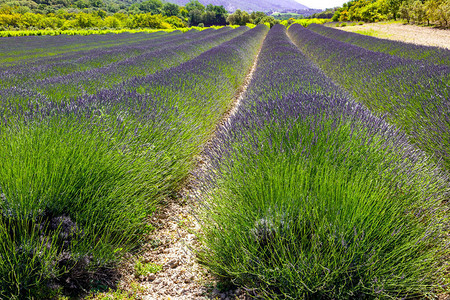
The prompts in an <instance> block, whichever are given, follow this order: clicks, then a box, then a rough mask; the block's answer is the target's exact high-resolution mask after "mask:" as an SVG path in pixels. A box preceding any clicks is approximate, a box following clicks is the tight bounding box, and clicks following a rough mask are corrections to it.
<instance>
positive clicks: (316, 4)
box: [296, 0, 349, 9]
mask: <svg viewBox="0 0 450 300" xmlns="http://www.w3.org/2000/svg"><path fill="white" fill-rule="evenodd" d="M296 1H297V2H300V3H301V4H303V5H306V6H308V7H309V8H321V9H324V8H331V7H335V6H342V4H344V3H345V2H348V1H349V0H296Z"/></svg>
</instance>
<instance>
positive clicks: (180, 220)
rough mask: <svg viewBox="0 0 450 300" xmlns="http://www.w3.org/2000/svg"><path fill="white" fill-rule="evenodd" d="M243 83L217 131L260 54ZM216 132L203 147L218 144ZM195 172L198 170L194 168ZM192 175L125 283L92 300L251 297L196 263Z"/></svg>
mask: <svg viewBox="0 0 450 300" xmlns="http://www.w3.org/2000/svg"><path fill="white" fill-rule="evenodd" d="M260 51H261V49H259V51H258V55H257V56H256V58H255V60H254V64H253V66H252V68H251V70H250V72H249V73H248V75H247V77H246V78H245V81H244V83H243V85H242V86H241V88H240V89H239V91H238V92H237V93H236V95H235V97H234V101H233V103H232V105H231V106H230V108H229V110H228V111H227V112H226V113H225V114H224V116H223V118H222V120H221V121H220V122H219V124H218V125H217V127H216V131H217V130H218V129H219V128H220V127H221V126H223V125H224V124H226V123H227V122H228V121H229V119H230V117H231V116H232V115H233V114H235V113H236V111H237V109H238V107H239V105H240V103H241V100H242V98H243V96H244V94H245V91H246V90H247V87H248V85H249V84H250V81H251V79H252V77H253V73H254V71H255V68H256V65H257V61H258V57H259V52H260ZM214 138H215V133H213V134H212V136H211V138H210V140H209V142H208V143H207V144H206V146H205V148H208V147H210V145H211V143H214ZM208 165H209V164H208V162H207V161H206V159H205V157H204V156H203V155H202V154H200V155H199V157H198V158H197V167H196V170H199V169H203V170H206V169H207V168H208ZM193 173H195V170H194V172H193ZM196 180H197V179H195V177H194V176H190V177H189V178H188V179H187V181H186V183H185V185H184V187H183V188H182V189H181V190H180V191H179V193H178V194H177V197H175V198H168V199H166V201H165V203H163V205H162V206H161V208H160V210H159V212H158V213H155V214H154V215H153V216H152V218H151V220H149V223H150V224H151V225H152V226H154V227H155V228H156V229H155V230H154V231H153V232H152V233H151V234H150V235H149V236H148V239H147V243H146V244H145V245H144V247H143V253H142V254H141V255H138V256H130V257H129V258H128V259H127V261H125V262H124V263H123V265H122V267H121V270H120V271H121V278H122V279H121V281H120V282H119V285H118V290H117V291H110V292H107V293H101V294H97V295H95V296H91V297H89V299H97V300H103V299H121V300H128V299H142V300H160V299H161V300H163V299H164V300H166V299H167V300H168V299H170V300H181V299H198V300H206V299H224V300H232V299H233V300H236V299H248V292H247V291H244V290H242V289H239V288H225V289H221V290H219V289H218V288H217V283H218V280H217V278H215V277H214V276H213V275H212V274H210V273H208V271H207V270H206V269H205V268H203V267H202V266H201V265H200V264H198V262H197V260H196V257H195V253H194V251H193V250H194V249H198V246H199V241H198V239H197V237H196V234H197V233H198V232H199V230H200V225H199V223H198V221H197V220H196V219H195V217H194V216H195V213H193V211H194V210H195V209H196V207H197V205H198V201H197V200H198V199H197V197H198V194H199V193H198V190H199V189H198V186H199V182H197V181H196ZM138 262H139V264H140V265H141V266H153V267H154V268H155V269H157V270H158V271H157V272H154V273H149V274H146V275H140V274H139V272H136V269H137V268H136V264H137V263H138Z"/></svg>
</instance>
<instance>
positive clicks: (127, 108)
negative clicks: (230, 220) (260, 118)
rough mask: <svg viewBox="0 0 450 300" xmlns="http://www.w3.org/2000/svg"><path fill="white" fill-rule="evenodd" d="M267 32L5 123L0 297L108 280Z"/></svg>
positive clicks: (240, 36) (0, 148)
mask: <svg viewBox="0 0 450 300" xmlns="http://www.w3.org/2000/svg"><path fill="white" fill-rule="evenodd" d="M267 31H268V29H267V27H266V26H258V27H256V28H254V29H252V30H248V29H244V28H242V29H238V30H237V31H234V30H233V34H235V35H237V36H236V37H235V38H233V39H231V40H230V41H228V42H225V43H223V44H220V45H218V46H216V47H214V48H212V49H210V50H208V51H206V52H205V53H203V54H201V55H199V56H198V57H196V58H194V59H193V60H192V61H188V62H186V63H183V64H181V65H179V66H177V67H174V68H171V69H168V70H165V71H161V72H160V73H156V74H153V75H150V76H146V77H143V78H141V79H139V80H137V79H135V80H132V81H130V82H129V83H127V84H123V86H119V87H117V88H114V89H104V90H101V91H100V92H98V93H95V94H93V95H84V96H81V97H78V98H75V99H70V100H68V101H67V102H63V103H58V102H55V101H47V102H42V105H41V106H35V103H33V102H34V101H33V100H30V103H28V104H27V105H25V107H27V108H29V109H28V110H22V111H20V110H18V111H16V112H15V114H14V116H10V118H9V119H7V120H6V121H5V122H3V123H2V125H1V127H0V162H1V163H0V191H1V195H0V211H1V215H0V249H2V250H1V251H0V256H1V259H0V298H1V297H7V298H11V297H18V298H27V297H28V298H29V297H34V298H35V299H36V298H38V299H40V298H43V299H49V298H50V295H51V293H54V292H55V291H60V290H63V291H64V292H65V293H67V294H70V293H71V292H80V291H81V290H83V289H86V288H89V284H92V282H94V280H93V278H96V279H98V278H101V277H102V276H110V275H109V274H108V272H106V273H105V270H108V269H110V267H112V266H114V264H115V263H116V262H117V261H118V260H119V259H120V257H121V256H122V254H123V253H125V252H126V251H128V250H130V249H131V248H132V247H134V246H136V245H138V244H139V242H140V241H141V239H142V237H143V235H144V234H145V233H146V230H148V228H147V227H146V225H145V224H146V222H145V221H144V220H145V218H146V217H148V215H149V214H150V213H151V212H152V211H154V210H155V207H156V206H155V202H157V201H158V200H160V199H161V198H162V197H164V196H167V195H168V194H170V193H173V192H174V191H175V189H176V188H177V187H178V186H179V184H180V182H181V181H182V180H183V179H184V178H185V177H186V176H187V175H188V172H189V171H190V169H191V168H192V166H193V164H194V157H195V155H196V154H198V153H199V151H200V150H201V149H202V146H203V143H204V142H205V141H206V140H207V138H208V136H209V135H210V134H211V132H213V130H214V127H215V125H216V123H217V122H218V121H219V120H220V119H221V117H222V115H223V114H224V113H225V111H226V110H227V109H228V108H229V106H230V103H231V101H232V100H233V97H234V95H235V93H236V92H237V91H238V90H239V87H240V85H241V84H242V83H243V81H244V79H245V76H246V74H247V72H248V70H249V69H250V67H251V66H252V64H253V62H254V59H255V56H256V51H257V49H258V48H259V47H260V45H261V43H262V41H263V39H264V37H265V35H266V33H267ZM219 35H221V33H219ZM216 38H217V36H211V37H210V38H209V40H205V39H203V40H201V41H202V42H203V43H205V44H208V45H211V43H212V41H216ZM174 59H175V58H174ZM145 91H147V92H145ZM144 92H145V93H144ZM41 100H42V99H41ZM31 108H32V109H31ZM104 267H107V268H108V269H102V268H104ZM93 270H100V273H97V274H93V272H92V271H93Z"/></svg>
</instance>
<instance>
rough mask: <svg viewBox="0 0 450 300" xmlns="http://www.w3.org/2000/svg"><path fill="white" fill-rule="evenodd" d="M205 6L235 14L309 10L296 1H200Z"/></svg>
mask: <svg viewBox="0 0 450 300" xmlns="http://www.w3.org/2000/svg"><path fill="white" fill-rule="evenodd" d="M168 2H172V3H176V4H178V5H185V4H186V3H188V2H189V0H168ZM199 2H200V3H202V4H203V5H207V4H213V5H223V6H224V7H225V9H226V10H227V11H230V12H233V11H235V10H236V9H240V10H245V11H248V12H250V11H264V12H268V11H282V10H286V9H296V10H303V9H308V7H306V6H305V5H303V4H300V3H298V2H297V1H295V0H245V1H243V0H199Z"/></svg>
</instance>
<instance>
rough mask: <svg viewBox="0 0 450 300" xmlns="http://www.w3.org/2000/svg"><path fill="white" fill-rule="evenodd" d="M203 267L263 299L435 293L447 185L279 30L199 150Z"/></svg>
mask: <svg viewBox="0 0 450 300" xmlns="http://www.w3.org/2000/svg"><path fill="white" fill-rule="evenodd" d="M206 156H207V159H206V161H209V162H210V166H211V168H210V170H208V171H206V173H199V174H198V176H199V178H203V180H204V191H203V192H204V193H205V194H204V195H205V196H204V197H203V201H202V202H201V203H202V209H201V210H200V212H199V214H200V219H201V221H202V225H203V226H202V231H201V232H202V233H201V235H200V237H201V240H202V243H203V249H201V250H200V251H199V253H198V255H199V258H200V261H201V262H202V263H203V264H205V265H206V266H207V267H208V268H209V269H210V270H211V271H213V272H214V273H216V274H218V275H220V276H221V277H222V278H226V279H229V280H230V281H231V282H232V283H233V284H237V285H240V286H243V287H245V288H246V289H247V290H249V291H253V292H254V295H255V296H257V297H260V298H268V299H277V298H281V299H349V298H355V299H373V298H377V299H381V298H386V299H388V298H412V297H419V298H420V297H425V296H430V295H436V294H437V293H439V292H440V291H442V290H443V289H444V287H445V284H446V282H445V281H443V279H442V278H443V274H444V272H445V268H446V266H447V264H446V262H445V261H446V253H448V242H446V241H445V238H444V237H445V235H446V224H447V221H448V220H447V216H448V212H447V211H446V208H445V207H444V206H442V203H443V201H446V198H447V197H448V192H449V185H448V180H447V178H446V176H445V172H443V171H442V170H441V169H440V168H439V167H438V166H437V165H436V164H434V163H433V162H432V161H431V160H430V159H429V158H428V157H427V156H426V155H425V154H424V153H423V152H422V151H419V150H417V149H416V148H415V147H414V146H412V145H411V144H410V143H409V142H408V140H407V138H406V136H405V135H404V134H403V133H402V131H400V130H398V129H397V128H396V127H395V126H391V125H389V124H388V123H387V122H386V121H385V120H384V119H383V118H380V117H377V116H374V115H373V114H372V113H371V112H370V111H368V110H367V109H366V108H365V107H363V106H362V105H360V104H358V103H356V102H354V101H353V100H351V99H350V98H349V97H348V96H346V94H345V92H343V91H341V90H340V88H339V87H337V86H336V85H334V84H333V83H332V81H331V80H330V79H329V78H327V77H326V76H325V75H324V74H323V73H322V71H321V70H320V69H319V68H318V67H316V66H314V65H312V63H311V62H309V61H308V60H307V58H306V57H305V56H304V55H303V54H302V53H301V52H300V51H299V50H298V49H297V48H296V46H295V45H294V44H293V43H292V42H291V41H290V40H289V38H288V37H287V35H286V30H285V28H284V27H282V26H278V25H275V26H274V27H273V28H272V29H271V31H270V32H269V34H268V36H267V38H266V40H265V41H264V44H263V48H262V51H261V54H260V57H259V60H258V65H257V69H256V71H255V74H254V78H253V80H252V82H251V83H250V86H249V90H248V91H247V93H246V96H245V98H244V100H243V103H242V105H241V109H240V110H239V111H238V112H237V113H236V114H235V115H234V116H232V118H231V120H230V122H229V123H227V124H226V125H225V126H224V127H223V128H222V129H221V130H220V131H219V133H218V137H217V140H216V142H215V143H214V144H213V145H212V146H211V148H209V149H208V151H207V153H206Z"/></svg>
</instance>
